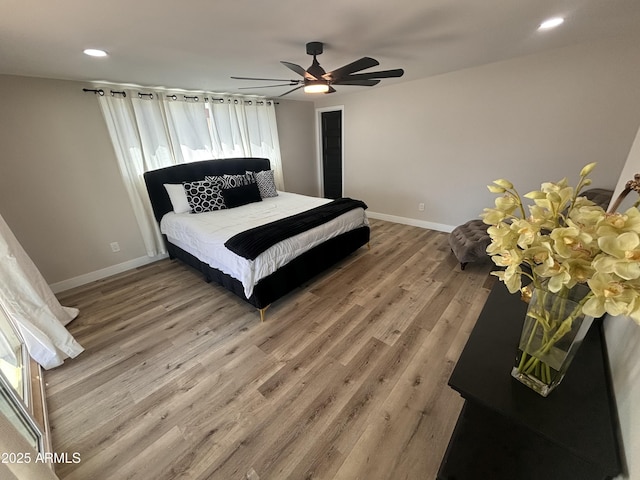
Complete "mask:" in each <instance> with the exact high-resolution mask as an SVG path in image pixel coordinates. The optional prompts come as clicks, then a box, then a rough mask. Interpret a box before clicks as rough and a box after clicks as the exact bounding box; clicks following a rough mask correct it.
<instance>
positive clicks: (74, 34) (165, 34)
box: [0, 0, 640, 99]
mask: <svg viewBox="0 0 640 480" xmlns="http://www.w3.org/2000/svg"><path fill="white" fill-rule="evenodd" d="M552 16H563V17H565V18H566V21H565V23H564V24H563V25H562V26H560V27H559V28H557V29H555V30H551V31H547V32H538V31H536V28H537V26H538V25H539V23H540V22H541V21H543V20H545V19H546V18H548V17H552ZM638 28H640V0H528V1H527V0H511V1H505V0H482V1H479V0H395V1H384V2H382V1H377V2H376V1H372V0H322V1H321V2H317V1H310V0H271V1H267V0H208V1H203V0H181V1H179V2H178V1H173V2H172V1H170V0H129V1H125V0H110V2H96V1H91V0H54V1H42V0H2V5H1V14H0V74H11V75H24V76H36V77H48V78H58V79H70V80H81V81H107V82H115V83H127V84H128V83H133V84H138V85H143V86H148V87H168V88H171V87H173V88H182V89H187V90H206V91H212V92H218V93H232V92H235V93H245V94H259V95H269V96H274V97H275V96H278V95H280V94H281V93H284V92H285V91H287V90H290V88H291V87H279V88H269V89H254V90H239V87H253V86H258V85H263V84H268V82H249V81H241V80H232V79H231V78H230V77H231V76H246V77H263V78H282V79H298V78H300V77H298V76H297V75H296V74H295V73H293V72H291V71H290V70H288V69H287V68H286V67H284V66H283V65H281V64H280V61H281V60H286V61H290V62H292V63H297V64H299V65H301V66H302V67H303V68H307V67H309V65H310V64H311V57H310V56H308V55H307V54H306V52H305V44H306V43H307V42H309V41H321V42H324V43H325V50H324V53H323V54H322V55H321V56H320V57H318V60H319V62H320V64H321V65H322V66H323V67H324V68H325V70H327V71H330V70H333V69H335V68H337V67H340V66H342V65H344V64H346V63H350V62H352V61H353V60H356V59H357V58H360V57H363V56H369V57H373V58H375V59H377V60H378V61H379V62H380V66H379V67H376V68H374V69H372V70H387V69H394V68H404V70H405V75H404V77H402V78H400V79H387V80H383V81H382V83H381V84H380V86H383V85H385V84H390V83H395V82H402V81H409V80H415V79H417V78H422V77H426V76H430V75H435V74H439V73H445V72H449V71H453V70H458V69H462V68H466V67H471V66H476V65H481V64H485V63H489V62H495V61H499V60H504V59H507V58H513V57H516V56H520V55H526V54H531V53H535V52H538V51H541V50H545V49H550V48H558V47H563V46H567V45H570V44H574V43H578V42H585V41H589V40H593V39H596V38H601V37H606V36H614V35H620V34H625V33H628V32H630V31H634V30H636V29H638ZM85 48H101V49H104V50H107V51H108V52H109V54H110V55H109V57H107V58H91V57H88V56H86V55H84V54H83V53H82V51H83V49H85ZM380 86H377V87H355V86H340V87H336V89H337V90H339V93H348V92H354V91H361V89H363V88H380ZM286 98H291V99H312V98H313V97H310V96H309V94H307V96H305V94H303V93H302V92H301V91H299V92H296V93H295V94H292V95H290V96H288V97H286Z"/></svg>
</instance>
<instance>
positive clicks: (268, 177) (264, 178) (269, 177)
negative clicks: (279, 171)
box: [255, 170, 278, 198]
mask: <svg viewBox="0 0 640 480" xmlns="http://www.w3.org/2000/svg"><path fill="white" fill-rule="evenodd" d="M255 177H256V183H257V184H258V190H260V196H261V197H262V198H269V197H277V196H278V191H277V190H276V182H275V181H274V179H273V170H264V171H262V172H255Z"/></svg>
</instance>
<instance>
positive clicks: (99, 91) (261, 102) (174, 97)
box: [82, 88, 280, 105]
mask: <svg viewBox="0 0 640 480" xmlns="http://www.w3.org/2000/svg"><path fill="white" fill-rule="evenodd" d="M82 91H83V92H91V93H95V94H96V95H100V96H101V97H104V90H103V89H101V88H98V89H95V88H83V89H82ZM110 92H111V96H115V95H122V96H123V97H126V96H127V92H125V91H124V90H123V91H121V92H117V91H114V90H110ZM142 97H148V98H149V99H152V98H153V93H142V92H138V98H142ZM167 98H170V99H172V100H178V96H177V95H175V94H172V95H167ZM183 98H184V99H185V100H193V101H194V102H197V101H199V98H198V97H197V96H189V95H183ZM204 101H205V102H219V103H224V98H213V97H204ZM227 101H228V102H229V103H231V98H229V99H227ZM233 102H234V103H235V104H236V105H237V104H238V103H239V102H245V103H248V104H249V105H252V104H253V100H239V99H237V98H234V99H233ZM265 103H266V104H267V105H270V104H271V103H273V104H274V105H280V103H278V102H274V101H273V100H256V104H257V105H264V104H265Z"/></svg>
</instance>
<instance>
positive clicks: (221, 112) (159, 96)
mask: <svg viewBox="0 0 640 480" xmlns="http://www.w3.org/2000/svg"><path fill="white" fill-rule="evenodd" d="M105 90H106V92H109V90H108V89H105ZM123 93H124V94H123ZM98 99H99V102H100V107H101V109H102V113H103V115H104V118H105V122H106V124H107V128H108V130H109V134H110V136H111V141H112V143H113V146H114V150H115V153H116V158H117V160H118V166H119V168H120V173H121V175H122V178H123V180H124V184H125V187H126V189H127V193H128V195H129V200H130V201H131V205H132V206H133V211H134V214H135V216H136V219H137V221H138V226H139V227H140V232H141V234H142V238H143V241H144V244H145V247H146V250H147V255H148V256H150V257H154V256H156V255H159V254H163V253H166V249H165V246H164V242H163V241H162V235H161V233H160V230H159V228H158V224H157V222H156V220H155V218H154V216H153V210H152V208H151V203H150V202H149V197H148V195H147V190H146V186H145V183H144V178H143V174H144V172H146V171H149V170H155V169H158V168H163V167H168V166H171V165H177V164H180V163H185V162H193V161H198V160H207V159H216V158H230V157H265V158H268V159H269V160H270V161H271V168H272V170H273V171H274V178H275V183H276V187H277V188H278V189H280V190H284V180H283V175H282V162H281V159H280V146H279V142H278V129H277V127H276V115H275V107H274V104H273V102H271V101H266V100H265V101H263V100H256V99H246V98H244V97H238V96H232V97H224V98H215V99H214V98H212V97H210V96H206V94H203V95H201V96H195V95H192V96H187V95H183V94H179V95H178V94H171V95H167V92H157V91H154V92H151V93H149V92H137V91H134V90H123V91H122V92H120V93H118V92H115V93H114V94H111V95H110V94H109V93H105V95H104V96H98Z"/></svg>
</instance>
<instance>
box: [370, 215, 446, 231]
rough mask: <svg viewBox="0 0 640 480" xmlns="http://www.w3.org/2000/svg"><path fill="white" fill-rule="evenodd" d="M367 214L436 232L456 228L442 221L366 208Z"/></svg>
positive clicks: (371, 216)
mask: <svg viewBox="0 0 640 480" xmlns="http://www.w3.org/2000/svg"><path fill="white" fill-rule="evenodd" d="M367 216H368V217H370V218H376V219H378V220H386V221H388V222H394V223H401V224H403V225H411V226H412V227H420V228H426V229H429V230H437V231H438V232H447V233H451V231H452V230H453V229H454V228H456V227H454V226H451V225H445V224H443V223H433V222H426V221H424V220H417V219H415V218H407V217H398V216H396V215H387V214H386V213H377V212H371V211H369V210H367Z"/></svg>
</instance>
